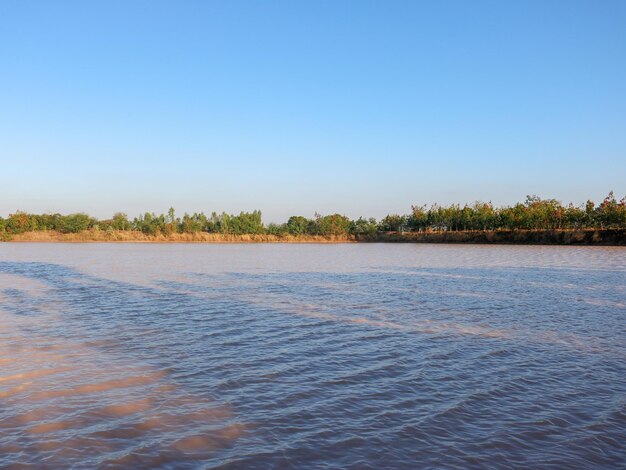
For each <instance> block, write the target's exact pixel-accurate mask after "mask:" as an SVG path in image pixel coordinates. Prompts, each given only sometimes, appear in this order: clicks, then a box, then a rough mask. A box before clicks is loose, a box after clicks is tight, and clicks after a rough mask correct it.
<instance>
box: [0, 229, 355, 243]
mask: <svg viewBox="0 0 626 470" xmlns="http://www.w3.org/2000/svg"><path fill="white" fill-rule="evenodd" d="M5 241H11V242H59V243H90V242H122V243H124V242H125V243H350V242H354V237H352V236H330V237H323V236H320V235H302V236H293V235H266V234H246V235H231V234H223V233H207V232H197V233H172V234H169V235H163V234H159V235H146V234H145V233H142V232H136V231H123V230H118V231H112V232H111V231H103V230H86V231H84V232H79V233H59V232H55V231H41V232H39V231H37V232H26V233H21V234H16V235H10V237H9V238H8V239H7V240H5Z"/></svg>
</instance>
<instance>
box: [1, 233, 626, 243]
mask: <svg viewBox="0 0 626 470" xmlns="http://www.w3.org/2000/svg"><path fill="white" fill-rule="evenodd" d="M4 241H12V242H58V243H91V242H120V243H352V242H364V243H368V242H369V243H377V242H378V243H482V244H492V243H493V244H533V245H621V246H626V230H625V229H605V230H502V231H472V232H409V233H398V232H379V233H376V234H371V235H356V236H353V235H345V236H341V235H338V236H329V237H324V236H321V235H301V236H293V235H267V234H247V235H232V234H222V233H206V232H197V233H172V234H169V235H163V234H159V235H146V234H145V233H142V232H136V231H121V230H120V231H112V232H111V231H102V230H86V231H84V232H80V233H59V232H55V231H41V232H26V233H22V234H17V235H10V236H9V237H6V239H5V240H4Z"/></svg>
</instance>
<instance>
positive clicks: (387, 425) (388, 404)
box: [0, 243, 626, 469]
mask: <svg viewBox="0 0 626 470" xmlns="http://www.w3.org/2000/svg"><path fill="white" fill-rule="evenodd" d="M625 320H626V248H606V247H558V246H552V247H548V246H475V245H474V246H473V245H422V244H419V245H416V244H406V245H395V244H340V245H314V244H312V245H262V244H255V245H241V244H238V245H198V244H194V245H185V244H180V245H177V244H164V245H160V244H146V245H136V244H133V245H124V244H105V243H103V244H100V243H95V244H45V243H42V244H11V243H6V244H0V467H9V468H11V467H13V466H16V467H17V466H18V465H20V466H25V467H29V466H30V467H32V468H41V467H44V468H45V467H48V468H60V467H63V468H85V467H88V468H129V467H132V468H142V467H146V468H159V467H163V468H198V467H200V468H263V469H265V468H290V467H293V468H382V467H386V468H407V469H408V468H459V469H466V468H502V469H504V468H559V469H563V468H581V467H582V468H603V469H604V468H607V469H613V468H624V466H625V465H624V462H625V452H624V444H623V443H624V442H626V379H625V377H626V328H625V326H624V325H626V322H625Z"/></svg>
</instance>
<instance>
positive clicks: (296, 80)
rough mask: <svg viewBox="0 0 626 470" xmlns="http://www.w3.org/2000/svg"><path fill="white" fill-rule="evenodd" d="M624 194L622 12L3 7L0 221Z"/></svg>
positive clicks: (550, 5) (510, 5)
mask: <svg viewBox="0 0 626 470" xmlns="http://www.w3.org/2000/svg"><path fill="white" fill-rule="evenodd" d="M609 190H614V191H615V192H616V194H617V195H618V196H619V197H621V196H624V195H625V194H626V1H621V0H620V1H610V0H606V1H602V2H597V1H575V0H571V1H555V0H541V1H531V0H529V1H506V2H502V1H431V2H418V1H365V0H363V1H329V0H322V1H297V2H294V1H263V2H261V1H183V2H176V1H173V0H171V1H158V0H149V1H148V0H145V1H143V0H125V1H110V0H108V1H90V2H84V1H61V0H59V1H32V0H4V1H0V216H6V215H8V214H9V213H12V212H14V211H15V210H17V209H20V210H26V211H29V212H61V213H70V212H87V213H90V214H92V215H95V216H97V217H101V218H104V217H109V216H111V215H112V214H113V213H114V212H117V211H122V212H126V213H128V214H129V215H130V216H135V215H138V214H139V213H140V212H144V211H156V212H159V213H160V212H166V211H167V209H168V208H169V207H170V206H174V207H175V208H176V210H177V213H179V214H182V213H183V212H185V211H187V212H195V211H204V212H207V213H210V212H212V211H218V212H221V211H227V212H237V213H238V212H239V211H241V210H253V209H260V210H261V211H262V212H263V215H264V220H265V221H266V222H270V221H274V222H282V221H284V220H286V219H287V218H288V216H290V215H294V214H300V215H305V216H308V217H311V216H313V214H314V213H315V212H319V213H323V214H328V213H334V212H339V213H343V214H346V215H348V216H350V217H358V216H366V217H370V216H374V217H377V218H380V217H382V216H384V215H385V214H387V213H408V212H409V211H410V207H411V205H412V204H430V203H432V202H440V203H444V204H449V203H454V202H459V203H462V204H463V203H466V202H473V201H475V200H483V201H492V202H493V203H494V204H496V205H507V204H512V203H515V202H517V201H523V200H524V199H525V196H526V195H527V194H538V195H540V196H542V197H546V198H551V197H554V198H557V199H559V200H561V201H563V202H570V201H572V202H574V203H576V204H581V203H583V202H584V201H585V200H586V199H588V198H591V199H593V200H595V201H597V202H599V201H600V200H601V199H602V198H603V197H604V196H605V195H606V194H607V193H608V191H609Z"/></svg>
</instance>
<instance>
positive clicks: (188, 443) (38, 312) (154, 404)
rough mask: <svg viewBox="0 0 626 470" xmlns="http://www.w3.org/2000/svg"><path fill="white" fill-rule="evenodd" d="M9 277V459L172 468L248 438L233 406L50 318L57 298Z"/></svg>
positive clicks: (4, 429) (3, 349)
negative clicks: (51, 300) (50, 302)
mask: <svg viewBox="0 0 626 470" xmlns="http://www.w3.org/2000/svg"><path fill="white" fill-rule="evenodd" d="M5 267H6V265H5ZM46 269H50V267H47V268H46ZM0 279H1V280H2V281H3V283H4V282H6V281H8V280H10V281H11V283H12V284H11V285H12V286H13V287H11V288H8V289H4V299H3V300H4V301H3V304H2V306H3V307H4V308H3V311H0V318H1V319H2V323H1V324H0V364H1V366H2V369H1V370H2V372H1V373H0V400H2V410H1V411H0V438H1V439H0V456H3V457H0V462H1V463H10V464H17V463H21V464H33V465H34V466H39V465H42V464H45V465H46V466H53V467H59V468H61V467H65V466H66V465H67V464H68V463H71V462H72V461H75V462H80V464H81V466H90V465H104V466H106V465H114V464H120V465H122V464H124V465H125V464H133V463H141V464H142V465H150V466H154V465H157V466H158V465H166V464H168V463H176V462H180V461H185V460H187V459H188V458H189V456H190V455H193V457H194V458H196V459H207V458H209V457H210V456H211V455H213V454H214V453H215V451H216V450H217V449H220V448H223V447H225V446H227V445H229V444H230V442H231V441H233V440H235V439H236V438H237V437H238V436H239V435H240V434H241V433H242V432H243V426H242V425H241V424H240V423H237V422H235V421H234V420H233V415H232V412H231V410H230V408H229V407H228V406H225V405H219V404H216V403H215V402H213V401H212V400H209V399H207V398H205V397H203V396H199V395H193V394H190V393H186V392H185V391H184V390H182V389H181V387H179V386H178V385H176V384H175V383H173V382H172V381H170V380H168V378H167V374H166V372H165V371H163V370H159V369H158V368H155V367H151V366H150V365H147V364H142V362H141V361H133V360H131V359H130V358H125V357H122V356H120V353H122V352H123V350H121V349H120V348H119V347H118V344H117V342H116V341H115V340H99V339H96V340H92V339H91V338H89V336H88V333H87V334H86V335H84V334H83V333H82V332H81V331H80V328H76V329H75V326H73V325H68V324H67V319H63V318H60V317H58V316H56V315H54V314H49V313H46V311H45V310H46V309H45V298H42V297H43V296H42V293H45V292H46V291H47V295H52V294H51V293H50V292H49V290H48V289H45V288H42V286H41V285H40V284H39V283H38V282H37V281H33V280H31V279H29V278H23V277H22V278H20V277H18V276H15V275H6V274H2V276H1V278H0ZM4 285H6V284H4ZM29 295H30V296H34V297H35V298H38V299H39V302H40V303H39V305H38V307H39V308H36V307H35V308H33V307H34V306H35V305H36V304H37V303H38V302H35V301H34V300H33V302H31V303H30V305H29V308H28V309H26V308H24V306H23V305H22V304H23V300H24V298H25V297H26V296H29ZM12 299H14V300H17V302H12ZM7 310H8V312H7ZM76 336H83V339H82V341H77V340H76V338H75V337H76ZM70 338H72V340H70ZM2 458H4V459H5V461H4V462H3V461H2Z"/></svg>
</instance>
